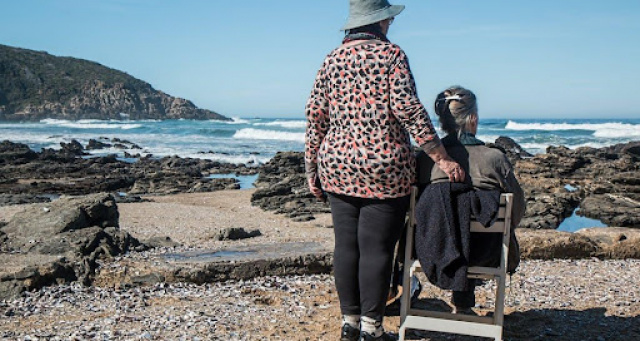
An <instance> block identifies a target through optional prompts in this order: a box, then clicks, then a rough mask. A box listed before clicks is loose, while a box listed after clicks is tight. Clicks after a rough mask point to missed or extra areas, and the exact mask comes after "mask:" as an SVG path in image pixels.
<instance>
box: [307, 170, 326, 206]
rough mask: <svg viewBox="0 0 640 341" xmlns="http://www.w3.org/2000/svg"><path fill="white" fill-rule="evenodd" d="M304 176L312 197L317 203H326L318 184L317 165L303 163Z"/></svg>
mask: <svg viewBox="0 0 640 341" xmlns="http://www.w3.org/2000/svg"><path fill="white" fill-rule="evenodd" d="M304 168H305V175H306V177H307V185H309V190H310V191H311V194H313V196H314V197H316V198H318V200H319V201H322V202H325V201H327V197H326V195H325V194H324V192H323V191H322V185H321V184H320V178H319V177H318V165H317V164H315V163H311V162H305V164H304Z"/></svg>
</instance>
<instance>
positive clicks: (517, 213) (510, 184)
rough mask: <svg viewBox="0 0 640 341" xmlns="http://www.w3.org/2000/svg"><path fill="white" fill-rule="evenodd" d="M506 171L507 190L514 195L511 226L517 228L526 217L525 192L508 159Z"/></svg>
mask: <svg viewBox="0 0 640 341" xmlns="http://www.w3.org/2000/svg"><path fill="white" fill-rule="evenodd" d="M505 162H506V165H507V167H506V169H505V172H506V174H505V179H506V187H507V188H506V190H507V191H508V192H509V193H513V211H512V214H511V226H512V227H514V228H515V227H516V226H518V224H520V220H522V217H524V211H525V209H526V201H525V200H524V191H523V190H522V187H520V183H519V182H518V179H516V176H515V174H514V173H513V166H511V163H510V162H509V160H507V159H506V157H505Z"/></svg>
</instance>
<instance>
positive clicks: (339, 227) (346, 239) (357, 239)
mask: <svg viewBox="0 0 640 341" xmlns="http://www.w3.org/2000/svg"><path fill="white" fill-rule="evenodd" d="M328 197H329V202H330V203H331V216H332V217H333V227H334V233H335V249H334V254H333V271H334V276H335V281H336V288H337V290H338V297H339V299H340V310H341V312H342V314H343V315H362V316H367V317H370V318H373V319H376V320H377V321H381V320H382V317H383V316H384V309H385V305H386V301H387V295H388V294H389V285H390V280H391V268H392V262H393V254H394V247H395V244H396V242H397V241H398V238H399V237H400V235H401V233H402V231H403V229H404V221H405V216H406V214H407V209H408V206H409V196H406V197H402V198H394V199H385V200H381V199H366V198H356V197H350V196H345V195H337V194H332V193H329V195H328Z"/></svg>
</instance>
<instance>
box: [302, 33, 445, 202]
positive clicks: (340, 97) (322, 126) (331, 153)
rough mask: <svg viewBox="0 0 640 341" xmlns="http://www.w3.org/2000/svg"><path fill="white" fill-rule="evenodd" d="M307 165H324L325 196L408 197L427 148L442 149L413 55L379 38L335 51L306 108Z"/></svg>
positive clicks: (321, 167)
mask: <svg viewBox="0 0 640 341" xmlns="http://www.w3.org/2000/svg"><path fill="white" fill-rule="evenodd" d="M305 115H306V119H307V128H306V134H305V162H308V163H315V164H317V165H318V176H319V178H320V182H321V183H322V188H323V190H325V191H326V192H330V193H335V194H342V195H348V196H353V197H361V198H376V199H388V198H397V197H403V196H406V195H409V193H410V191H411V184H412V183H414V181H415V169H416V161H415V157H414V153H413V148H412V146H411V140H410V136H411V137H413V139H414V140H415V142H416V143H417V144H418V145H420V146H421V147H422V148H423V149H426V150H428V149H430V148H432V147H435V146H437V145H438V144H440V140H439V138H438V136H437V135H436V132H435V129H434V127H433V124H432V123H431V120H430V119H429V115H428V114H427V111H426V110H425V108H424V106H423V105H422V103H421V102H420V100H419V99H418V95H417V92H416V87H415V81H414V79H413V75H412V74H411V70H410V68H409V62H408V59H407V56H406V55H405V53H404V52H403V51H402V49H401V48H400V47H399V46H397V45H395V44H392V43H389V42H385V41H381V40H365V41H362V40H361V41H354V42H350V43H346V44H343V45H341V46H339V47H338V48H336V49H335V50H333V51H332V52H331V53H330V54H329V55H328V56H327V57H326V58H325V61H324V63H323V65H322V67H321V68H320V70H319V71H318V74H317V76H316V79H315V83H314V86H313V89H312V91H311V95H310V97H309V99H308V101H307V104H306V108H305Z"/></svg>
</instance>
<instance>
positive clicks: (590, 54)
mask: <svg viewBox="0 0 640 341" xmlns="http://www.w3.org/2000/svg"><path fill="white" fill-rule="evenodd" d="M391 3H392V4H404V5H406V9H405V11H404V12H403V13H401V14H400V15H399V16H398V17H397V18H396V20H395V21H394V23H393V25H392V26H391V30H390V32H389V38H390V40H391V41H392V42H394V43H397V44H399V45H400V46H401V47H402V48H403V49H404V50H405V52H406V53H407V55H408V56H409V60H410V64H411V68H412V70H413V73H414V76H415V78H416V82H417V86H418V92H419V95H420V98H421V99H422V101H423V103H424V104H425V106H426V107H427V109H428V110H429V111H430V112H431V111H432V103H433V99H434V98H435V96H436V94H437V93H438V92H439V91H441V90H443V89H445V88H446V87H448V86H450V85H453V84H459V85H462V86H465V87H467V88H469V89H471V90H473V91H474V92H475V93H476V95H477V96H478V100H479V107H480V115H481V117H487V118H489V117H491V118H640V106H638V105H637V98H638V96H639V95H638V94H640V1H638V0H611V1H604V0H562V1H558V0H537V1H514V0H510V1H502V0H482V1H478V0H459V1H455V2H451V1H432V0H405V1H391ZM347 15H348V0H327V1H301V0H277V1H264V0H262V1H258V0H251V1H249V0H247V1H241V0H235V1H219V0H206V1H205V0H198V1H196V0H183V1H177V0H174V1H166V0H20V1H5V2H4V3H3V5H2V20H0V44H5V45H11V46H17V47H23V48H28V49H34V50H43V51H47V52H49V53H51V54H54V55H59V56H73V57H77V58H83V59H89V60H93V61H96V62H99V63H101V64H103V65H106V66H109V67H112V68H115V69H119V70H122V71H125V72H127V73H129V74H131V75H133V76H135V77H137V78H140V79H142V80H144V81H147V82H149V83H151V85H152V86H154V87H155V88H156V89H159V90H162V91H164V92H167V93H169V94H171V95H173V96H179V97H184V98H187V99H190V100H192V101H193V102H194V103H195V104H196V105H198V106H200V107H203V108H207V109H211V110H214V111H217V112H219V113H221V114H223V115H227V116H234V117H254V116H259V117H300V118H301V117H303V115H304V112H303V111H304V104H305V101H306V98H307V96H308V94H309V91H310V90H311V85H312V82H313V79H314V77H315V73H316V71H317V69H318V67H319V66H320V65H321V63H322V60H323V58H324V56H325V55H326V54H327V53H328V52H330V51H331V49H333V48H334V47H336V46H337V45H338V44H339V42H340V40H341V38H342V36H343V33H342V32H340V31H339V29H340V27H341V26H342V25H343V23H344V22H345V20H346V18H347Z"/></svg>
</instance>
